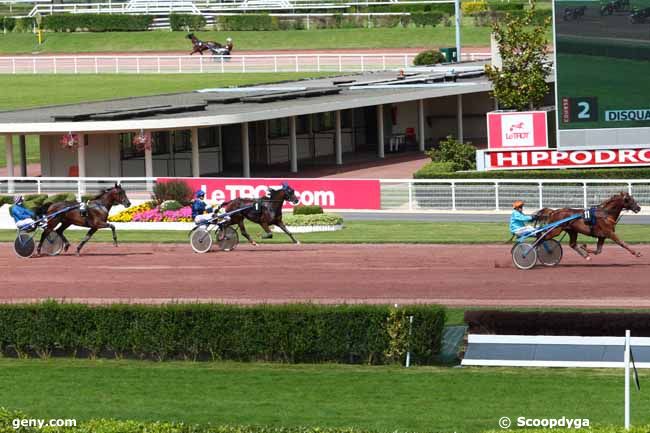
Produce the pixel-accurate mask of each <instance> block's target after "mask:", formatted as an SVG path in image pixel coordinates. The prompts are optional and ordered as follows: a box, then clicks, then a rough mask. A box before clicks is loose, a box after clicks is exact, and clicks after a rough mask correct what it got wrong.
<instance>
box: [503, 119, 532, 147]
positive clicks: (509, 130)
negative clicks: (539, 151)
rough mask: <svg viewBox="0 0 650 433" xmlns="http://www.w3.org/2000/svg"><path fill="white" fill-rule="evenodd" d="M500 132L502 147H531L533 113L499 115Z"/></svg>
mask: <svg viewBox="0 0 650 433" xmlns="http://www.w3.org/2000/svg"><path fill="white" fill-rule="evenodd" d="M501 134H502V137H501V139H502V143H503V147H532V146H534V144H535V142H534V140H533V115H532V114H531V113H526V114H512V115H505V116H502V117H501Z"/></svg>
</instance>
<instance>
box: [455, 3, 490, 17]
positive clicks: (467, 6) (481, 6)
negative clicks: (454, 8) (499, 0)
mask: <svg viewBox="0 0 650 433" xmlns="http://www.w3.org/2000/svg"><path fill="white" fill-rule="evenodd" d="M486 10H488V4H487V1H485V0H478V1H467V2H463V3H462V4H461V11H462V12H463V15H474V14H477V13H479V12H485V11H486Z"/></svg>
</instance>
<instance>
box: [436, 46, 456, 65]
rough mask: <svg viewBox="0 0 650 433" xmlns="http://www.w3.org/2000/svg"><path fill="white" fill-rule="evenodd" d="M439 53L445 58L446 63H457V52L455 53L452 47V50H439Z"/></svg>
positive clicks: (454, 48)
mask: <svg viewBox="0 0 650 433" xmlns="http://www.w3.org/2000/svg"><path fill="white" fill-rule="evenodd" d="M440 52H441V53H442V55H443V56H445V60H446V61H447V63H450V62H457V61H458V58H457V55H458V54H457V51H456V47H453V48H440Z"/></svg>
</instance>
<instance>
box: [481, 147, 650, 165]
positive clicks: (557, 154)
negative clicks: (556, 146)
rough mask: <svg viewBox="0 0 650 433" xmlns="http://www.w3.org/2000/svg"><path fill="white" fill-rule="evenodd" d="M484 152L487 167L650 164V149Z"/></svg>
mask: <svg viewBox="0 0 650 433" xmlns="http://www.w3.org/2000/svg"><path fill="white" fill-rule="evenodd" d="M484 155H485V156H484V158H485V168H486V169H487V170H504V169H533V168H560V167H563V168H580V167H628V166H639V165H650V149H615V150H571V151H555V150H534V151H525V152H522V151H510V152H508V151H504V152H490V153H487V152H486V153H485V154H484Z"/></svg>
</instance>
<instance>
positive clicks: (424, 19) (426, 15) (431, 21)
mask: <svg viewBox="0 0 650 433" xmlns="http://www.w3.org/2000/svg"><path fill="white" fill-rule="evenodd" d="M444 16H445V15H444V14H443V13H442V12H438V11H433V12H413V13H412V14H411V16H410V18H411V19H410V21H411V22H412V23H413V24H415V26H416V27H426V26H431V27H434V26H436V25H438V24H440V22H441V21H442V19H443V18H444Z"/></svg>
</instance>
